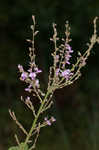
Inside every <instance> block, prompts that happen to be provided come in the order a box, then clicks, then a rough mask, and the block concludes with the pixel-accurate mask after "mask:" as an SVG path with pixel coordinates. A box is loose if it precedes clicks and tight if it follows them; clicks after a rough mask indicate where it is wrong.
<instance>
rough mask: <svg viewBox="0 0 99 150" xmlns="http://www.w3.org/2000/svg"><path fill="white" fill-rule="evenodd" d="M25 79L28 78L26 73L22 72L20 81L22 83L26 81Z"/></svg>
mask: <svg viewBox="0 0 99 150" xmlns="http://www.w3.org/2000/svg"><path fill="white" fill-rule="evenodd" d="M27 77H28V74H27V72H23V73H22V74H21V79H22V80H23V81H24V80H26V78H27Z"/></svg>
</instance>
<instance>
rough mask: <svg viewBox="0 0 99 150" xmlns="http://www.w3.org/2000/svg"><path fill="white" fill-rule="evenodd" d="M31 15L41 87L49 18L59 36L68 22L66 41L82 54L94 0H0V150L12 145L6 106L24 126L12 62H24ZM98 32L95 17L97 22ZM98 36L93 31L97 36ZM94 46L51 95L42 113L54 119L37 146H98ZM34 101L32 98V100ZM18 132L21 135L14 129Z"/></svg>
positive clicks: (27, 116)
mask: <svg viewBox="0 0 99 150" xmlns="http://www.w3.org/2000/svg"><path fill="white" fill-rule="evenodd" d="M32 14H33V15H35V16H36V20H37V29H38V30H39V31H40V33H39V34H38V36H37V37H36V43H35V44H36V48H37V53H38V55H37V61H38V64H39V67H40V68H42V70H43V75H42V77H41V79H42V80H41V84H42V86H45V85H46V82H47V74H48V69H49V66H50V63H51V56H50V53H51V52H52V51H51V46H50V44H51V43H50V41H49V38H50V36H52V33H53V31H52V22H55V23H57V24H58V26H57V28H58V31H59V33H60V35H61V32H63V31H64V24H65V21H66V20H69V22H70V26H71V33H72V36H71V37H72V39H73V40H72V42H71V45H72V47H73V50H74V51H75V53H76V52H77V51H78V50H80V51H81V52H83V50H85V48H86V43H87V42H88V41H89V38H90V36H91V34H92V31H93V24H92V23H93V22H92V21H93V19H94V17H95V16H99V0H2V1H1V2H0V150H6V149H7V148H8V147H10V146H12V145H15V144H16V143H15V139H14V133H15V132H16V130H17V127H16V125H15V123H14V122H13V121H12V120H11V118H10V116H9V113H8V109H9V108H11V109H13V110H14V111H15V112H16V114H17V117H18V118H19V120H20V121H21V122H22V123H23V124H24V126H25V127H26V128H28V126H29V125H30V124H31V121H32V115H31V113H29V112H28V109H27V108H26V107H25V106H24V104H22V103H21V102H20V96H21V95H23V96H25V95H26V93H25V92H24V87H25V85H24V84H22V83H21V82H20V81H19V79H18V77H19V74H18V69H17V65H18V64H22V65H24V66H27V65H28V60H29V58H28V46H29V44H28V43H27V42H26V39H28V38H31V30H30V25H31V24H32V19H31V16H32ZM97 26H98V29H97V31H98V33H99V21H98V23H97ZM98 35H99V34H98ZM98 57H99V45H96V46H95V47H94V48H93V50H92V52H91V56H90V57H89V59H88V62H87V65H86V67H85V68H84V69H82V77H81V78H80V79H79V80H78V81H76V82H75V83H74V84H73V85H71V86H70V87H66V88H64V89H61V90H58V91H56V92H55V94H54V97H53V99H54V102H55V105H54V106H53V107H52V108H51V109H50V111H48V114H49V116H51V115H53V116H55V117H56V119H57V122H56V123H55V124H53V125H52V126H51V127H48V128H45V129H42V130H41V135H40V137H39V140H38V144H37V150H50V149H51V150H60V149H62V150H83V149H84V150H99V58H98ZM36 103H37V101H36ZM18 135H21V136H20V137H21V139H22V138H23V135H22V133H20V132H19V130H18Z"/></svg>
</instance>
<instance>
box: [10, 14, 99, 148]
mask: <svg viewBox="0 0 99 150" xmlns="http://www.w3.org/2000/svg"><path fill="white" fill-rule="evenodd" d="M97 19H98V18H97V17H96V18H95V19H94V21H93V24H94V31H93V34H92V36H91V38H90V42H89V43H88V44H87V45H88V48H87V50H86V51H85V53H84V54H81V53H80V52H78V56H77V61H76V63H74V64H72V63H71V58H72V53H73V52H74V50H73V49H72V47H71V46H70V42H71V38H70V26H69V23H68V22H66V24H65V38H62V39H59V37H58V34H57V29H56V24H53V32H54V33H53V37H52V38H51V39H50V40H51V41H52V42H53V44H54V52H53V53H52V57H53V66H51V67H50V71H49V80H48V87H47V89H46V91H45V92H43V91H42V89H41V87H40V81H39V78H38V76H39V74H40V73H42V70H41V69H39V68H38V65H37V64H36V61H35V58H36V55H35V50H36V49H35V45H34V39H35V36H36V35H37V34H38V31H36V30H35V25H36V22H35V17H34V16H32V20H33V25H32V26H31V29H32V40H29V39H28V40H27V41H28V42H29V43H31V45H32V46H31V47H29V57H30V62H29V67H28V70H27V71H26V70H24V68H23V66H22V65H20V64H19V65H18V69H19V72H20V80H21V81H23V82H25V83H26V85H27V87H26V88H25V91H26V92H29V93H31V94H33V96H36V97H37V98H38V102H39V109H38V110H35V107H34V106H33V104H32V102H31V98H30V97H29V96H27V97H26V98H25V99H24V98H23V97H22V96H21V100H22V101H23V102H24V103H25V104H26V105H27V107H28V108H29V109H30V110H31V111H32V112H33V116H34V119H33V123H32V125H31V128H30V129H29V132H27V131H26V129H24V127H23V126H22V125H21V124H20V123H19V121H18V120H17V118H16V116H15V113H14V112H12V111H11V110H9V113H10V115H11V117H12V118H13V120H14V121H15V122H16V124H17V125H18V127H19V128H20V129H21V130H22V131H23V133H24V134H25V135H26V138H25V141H24V142H23V143H21V142H20V141H19V139H18V137H17V135H15V138H16V141H17V144H18V146H17V148H19V149H20V150H24V149H25V147H27V150H28V149H29V150H32V149H34V148H35V145H36V141H37V138H38V136H39V132H40V129H41V128H42V127H45V126H47V125H48V126H50V125H51V124H52V123H53V122H55V121H56V119H55V118H54V117H53V116H52V117H50V119H48V117H46V116H45V118H44V119H43V120H42V121H41V120H39V116H40V115H42V113H43V112H44V111H46V110H47V109H49V108H50V107H51V105H52V104H53V100H52V96H53V93H54V91H55V90H56V89H60V88H63V87H65V86H68V85H70V84H72V83H73V82H74V81H76V80H77V79H78V78H79V77H80V76H81V68H82V67H84V66H85V65H86V61H87V59H88V56H89V55H90V51H91V49H92V48H93V46H94V45H95V44H96V43H99V37H98V36H97V33H96V21H97ZM59 41H60V42H59ZM60 43H61V44H60ZM32 136H35V140H34V143H33V145H32V146H31V147H30V148H28V144H29V143H30V142H33V141H31V138H32ZM10 150H11V149H10Z"/></svg>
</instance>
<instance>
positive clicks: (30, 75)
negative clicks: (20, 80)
mask: <svg viewBox="0 0 99 150" xmlns="http://www.w3.org/2000/svg"><path fill="white" fill-rule="evenodd" d="M29 77H30V78H31V79H32V80H34V79H35V77H36V73H35V72H31V73H30V74H29Z"/></svg>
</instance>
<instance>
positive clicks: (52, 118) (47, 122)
mask: <svg viewBox="0 0 99 150" xmlns="http://www.w3.org/2000/svg"><path fill="white" fill-rule="evenodd" d="M44 120H45V123H46V124H47V125H49V126H51V124H52V123H53V122H55V121H56V119H55V118H54V117H51V118H50V119H48V118H47V117H45V118H44Z"/></svg>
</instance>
